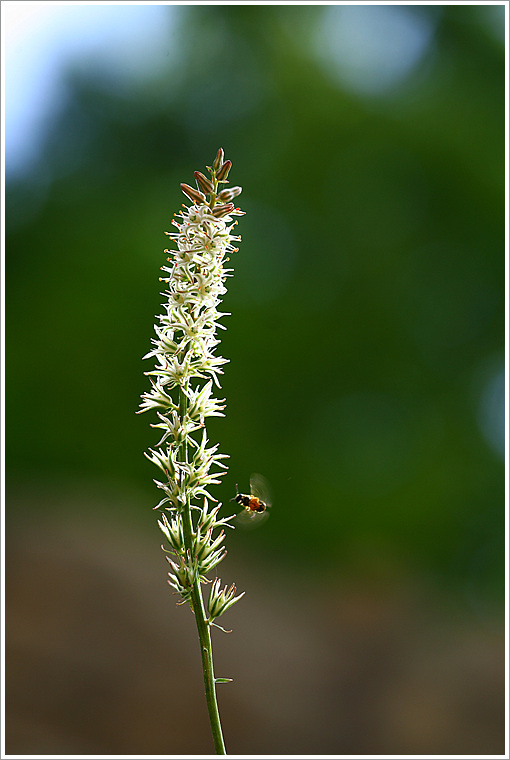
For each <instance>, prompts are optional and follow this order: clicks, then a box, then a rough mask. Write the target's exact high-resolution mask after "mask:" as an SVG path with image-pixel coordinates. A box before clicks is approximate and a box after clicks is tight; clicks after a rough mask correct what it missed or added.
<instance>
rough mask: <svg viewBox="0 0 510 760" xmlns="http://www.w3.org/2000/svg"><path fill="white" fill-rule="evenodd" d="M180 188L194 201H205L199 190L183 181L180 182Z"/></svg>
mask: <svg viewBox="0 0 510 760" xmlns="http://www.w3.org/2000/svg"><path fill="white" fill-rule="evenodd" d="M181 190H182V192H183V193H184V195H187V196H188V198H189V199H190V200H192V201H195V202H196V203H205V195H204V194H203V193H201V192H200V191H199V190H194V189H193V188H192V187H190V186H189V185H187V184H186V183H185V182H181Z"/></svg>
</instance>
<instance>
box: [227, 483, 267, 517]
mask: <svg viewBox="0 0 510 760" xmlns="http://www.w3.org/2000/svg"><path fill="white" fill-rule="evenodd" d="M230 501H236V502H237V503H238V504H240V505H241V506H242V507H244V510H243V511H242V512H241V513H240V514H239V515H237V522H238V523H240V524H244V525H248V524H251V523H257V524H259V523H260V522H261V518H262V517H264V518H267V517H268V512H267V510H268V509H270V508H271V500H270V498H269V491H268V487H267V483H266V480H265V478H264V477H263V476H262V475H258V474H257V473H253V475H252V476H251V478H250V493H249V494H248V493H239V488H238V486H237V485H236V495H235V496H234V497H232V499H230Z"/></svg>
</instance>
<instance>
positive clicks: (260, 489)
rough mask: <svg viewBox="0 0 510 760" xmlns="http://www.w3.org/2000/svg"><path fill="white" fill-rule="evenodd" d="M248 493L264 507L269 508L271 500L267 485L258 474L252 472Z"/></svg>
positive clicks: (263, 478)
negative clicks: (255, 497) (256, 498)
mask: <svg viewBox="0 0 510 760" xmlns="http://www.w3.org/2000/svg"><path fill="white" fill-rule="evenodd" d="M250 493H251V494H252V495H253V496H257V497H258V498H259V499H260V500H261V501H263V502H264V504H265V505H266V507H268V508H270V507H271V504H272V499H271V492H270V490H269V485H268V483H267V480H266V479H265V477H264V476H263V475H260V473H258V472H254V473H252V475H251V476H250ZM262 514H264V513H262Z"/></svg>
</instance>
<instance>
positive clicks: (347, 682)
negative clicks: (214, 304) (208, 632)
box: [5, 4, 505, 754]
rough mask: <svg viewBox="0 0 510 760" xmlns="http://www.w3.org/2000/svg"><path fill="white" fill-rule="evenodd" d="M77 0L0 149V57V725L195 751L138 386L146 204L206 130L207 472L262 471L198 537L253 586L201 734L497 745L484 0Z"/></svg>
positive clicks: (156, 298) (144, 326) (498, 509)
mask: <svg viewBox="0 0 510 760" xmlns="http://www.w3.org/2000/svg"><path fill="white" fill-rule="evenodd" d="M18 5H22V4H18ZM41 5H43V4H41ZM84 8H85V9H86V11H87V13H88V14H92V21H93V23H92V25H91V27H90V28H89V27H86V29H87V31H85V27H84V26H82V32H81V35H82V36H83V37H85V35H86V34H88V35H89V36H90V35H92V37H93V36H94V35H96V36H97V37H98V39H99V37H101V39H102V40H103V43H104V47H103V48H101V51H102V52H98V51H99V48H98V49H97V50H95V49H94V48H93V47H90V48H86V47H83V48H82V47H81V46H80V45H77V46H76V47H77V52H76V54H75V55H74V57H73V56H70V55H69V56H68V58H67V59H66V61H67V64H66V67H65V69H64V70H63V72H62V74H61V79H60V80H59V88H60V89H59V98H58V99H56V100H55V101H54V102H53V101H52V100H51V99H50V94H51V93H50V91H49V90H48V94H47V100H48V102H46V108H47V113H46V116H45V118H44V121H43V122H41V125H40V127H39V128H38V129H37V130H36V131H34V133H33V134H31V135H30V136H29V138H28V143H27V144H28V146H29V150H27V155H28V158H26V157H25V159H24V163H23V161H22V160H21V159H20V158H19V156H18V154H16V155H15V136H16V134H15V130H13V134H14V136H13V137H11V138H10V137H9V129H8V127H9V121H8V120H9V107H10V106H9V104H10V102H11V100H9V98H10V97H11V98H13V97H14V92H15V86H16V84H15V79H14V73H15V72H14V71H13V69H12V68H11V69H9V58H7V74H6V77H7V78H6V98H7V99H6V119H7V138H6V140H7V142H6V161H7V175H6V266H5V270H6V271H5V273H6V367H7V371H6V475H7V486H6V496H7V509H6V514H7V527H8V539H9V537H10V540H8V545H9V547H10V550H9V552H10V553H9V555H8V591H7V610H8V617H7V623H8V626H9V621H11V625H10V629H9V628H8V630H10V631H11V634H10V638H9V636H8V640H7V641H8V650H7V663H8V671H7V676H8V681H7V686H8V690H7V698H8V699H7V701H8V710H9V709H10V712H8V717H9V716H10V723H8V730H7V750H8V751H9V752H12V753H17V752H36V753H44V752H49V753H52V752H69V753H78V752H90V753H99V754H100V753H104V752H107V753H113V754H116V753H125V752H129V753H142V754H146V753H149V754H150V753H166V754H168V753H169V754H178V753H191V754H193V753H199V752H204V753H208V752H211V751H212V745H210V739H209V737H208V726H207V725H206V717H205V707H204V705H203V704H202V702H203V695H202V691H201V686H200V683H199V679H200V671H199V667H198V670H197V666H198V656H199V654H198V647H197V646H196V642H195V640H194V636H195V634H194V632H193V626H192V621H191V622H190V620H189V617H190V615H189V611H188V610H187V609H186V610H183V609H179V608H178V609H174V600H173V598H172V597H171V596H170V595H169V593H168V590H167V589H166V587H165V584H164V575H165V565H164V562H163V560H162V556H161V552H160V549H159V544H160V538H159V536H158V532H157V527H156V519H155V514H154V513H153V512H151V508H152V506H153V505H154V504H155V503H156V502H157V501H158V500H159V497H158V492H157V490H156V488H155V486H154V484H153V483H152V478H153V477H157V472H155V470H154V468H153V466H152V465H151V464H150V463H149V462H147V460H146V459H145V458H144V457H143V453H142V452H143V451H144V450H145V449H147V447H149V446H151V445H154V443H155V442H156V440H157V437H156V436H155V435H154V431H153V430H152V429H151V428H150V427H149V423H150V422H152V421H154V420H152V419H149V416H148V415H142V416H137V415H135V411H136V409H137V407H138V403H139V396H140V394H141V393H142V392H144V391H145V390H146V389H147V387H148V382H147V379H146V378H145V377H144V376H143V372H144V371H146V370H148V369H150V367H149V366H148V363H147V362H145V363H144V362H142V360H141V357H142V356H143V355H144V353H146V352H147V350H148V347H149V342H150V338H151V337H152V334H153V324H154V315H155V314H157V313H159V308H160V307H159V304H160V303H161V300H162V299H161V296H160V295H159V291H160V289H161V288H160V283H159V282H158V276H159V266H161V265H162V264H163V263H164V256H163V249H164V248H165V246H166V242H165V240H166V238H165V237H164V235H163V231H164V230H165V229H169V224H170V220H171V217H172V214H173V212H174V211H177V210H178V208H179V206H180V204H181V203H182V202H183V201H184V200H186V199H185V198H184V196H182V194H181V193H180V189H179V183H180V182H188V183H191V180H192V179H193V171H194V170H195V169H199V170H201V171H204V168H205V165H206V164H210V163H211V162H212V160H213V158H214V156H215V153H216V150H217V149H218V147H219V146H222V147H223V148H224V150H225V155H226V157H227V158H229V159H231V160H232V162H233V169H232V171H231V177H230V178H231V182H232V184H240V185H242V186H243V188H244V190H243V194H242V195H241V197H240V199H239V205H240V206H241V208H243V210H244V211H246V216H245V217H242V218H241V219H240V220H239V228H238V229H239V232H240V234H241V235H242V243H241V244H240V251H239V253H238V254H235V257H233V260H232V264H233V266H234V267H235V277H234V278H233V279H231V280H230V281H229V283H228V285H229V292H228V294H227V295H226V297H225V300H224V307H225V310H226V311H228V312H231V316H230V317H229V318H228V319H227V320H225V324H226V325H227V327H228V330H227V331H226V332H225V333H222V334H221V336H220V337H221V338H222V344H221V350H220V352H221V354H222V355H223V356H226V357H228V358H229V359H230V364H228V365H227V366H226V370H225V375H224V379H223V382H222V385H223V388H222V390H223V392H222V394H221V395H222V396H223V395H224V396H225V397H226V399H227V410H226V411H227V416H226V418H225V419H214V420H212V422H211V423H210V425H209V431H210V437H211V439H212V440H213V441H219V442H220V450H221V451H222V452H226V453H229V454H230V457H231V458H230V461H229V466H230V469H229V472H228V474H227V476H226V477H225V479H224V482H223V485H222V486H221V487H218V488H217V490H216V491H215V494H216V496H217V498H219V499H220V500H221V501H223V502H228V499H229V498H230V497H231V496H232V495H234V493H235V484H236V483H239V486H240V488H241V490H243V489H244V490H245V489H246V488H247V486H248V481H249V475H250V473H251V472H253V471H257V472H261V473H263V474H264V475H265V476H266V478H267V479H268V481H269V482H270V484H271V487H272V491H273V501H274V508H273V510H272V514H271V519H270V520H269V521H268V522H267V523H266V524H264V526H263V527H261V528H260V530H257V531H251V532H242V531H236V532H235V533H232V534H229V536H228V548H229V555H228V558H227V559H226V560H225V562H224V563H223V565H222V566H221V573H222V577H224V578H225V581H227V580H228V581H229V582H230V580H231V577H232V575H233V574H234V577H235V580H236V583H237V585H238V587H239V588H240V589H243V590H244V589H246V590H247V592H248V593H247V595H246V598H245V599H243V601H242V602H241V603H240V604H239V605H238V606H236V607H235V608H234V609H233V610H232V611H231V612H229V613H228V620H226V623H225V624H226V625H227V627H233V628H234V633H233V634H232V635H231V636H230V637H225V638H224V639H218V643H217V651H218V657H219V658H220V660H221V661H222V664H221V667H222V668H223V669H227V670H228V671H229V672H228V673H226V675H229V676H230V675H233V676H234V678H235V682H234V684H233V685H231V686H228V687H225V691H222V692H221V693H220V706H221V708H222V713H223V716H224V722H225V730H226V740H227V748H229V751H230V752H231V753H241V754H250V753H262V754H271V753H281V754H287V753H295V752H299V754H303V753H306V754H316V753H332V754H344V753H352V754H360V753H375V754H385V753H390V754H391V753H394V752H397V753H398V752H401V753H410V754H415V753H428V752H430V753H432V754H436V753H440V752H449V753H454V754H455V753H464V752H468V753H470V752H474V753H484V754H485V753H486V754H490V753H499V752H502V751H503V749H502V748H503V735H504V731H503V727H504V722H503V706H504V702H503V670H502V667H503V649H504V647H503V593H504V443H505V442H504V403H505V398H504V396H505V391H504V389H505V380H504V367H505V364H504V308H505V292H504V262H505V248H504V244H505V239H504V190H505V186H504V138H505V129H504V126H505V125H504V113H505V111H504V6H503V5H499V6H487V5H474V6H466V5H464V6H462V5H461V6H430V5H409V6H341V5H336V6H321V5H313V6H292V5H280V6H272V5H271V6H237V5H224V6H213V5H207V6H186V5H185V6H136V13H137V14H138V15H137V16H136V18H135V20H134V24H135V26H136V31H135V32H133V35H134V36H133V37H132V38H130V39H129V40H127V41H124V42H123V40H122V39H121V37H120V35H121V29H122V23H123V22H124V21H126V20H127V19H128V18H130V16H129V14H131V13H132V12H133V10H132V8H131V9H130V7H129V6H123V5H119V6H115V7H114V8H113V9H112V8H110V9H108V11H107V10H105V8H106V7H105V6H85V7H84ZM45 12H46V13H47V14H50V8H49V6H46V8H45ZM82 12H84V10H83V9H80V7H78V6H75V7H69V6H65V5H64V4H61V5H60V6H59V7H57V8H56V9H55V8H54V9H53V10H51V15H48V16H47V17H45V18H43V17H42V16H41V17H40V19H39V20H38V22H37V23H40V24H42V23H43V22H44V24H46V26H45V29H47V28H53V29H54V30H55V34H56V31H57V30H58V28H59V24H60V21H61V18H62V15H61V16H59V14H64V13H65V14H68V16H67V17H69V14H71V15H72V14H73V13H74V14H79V13H82ZM107 12H108V13H109V14H110V16H109V17H108V19H109V21H108V24H109V23H110V22H111V19H112V18H114V21H115V20H116V21H117V22H118V24H117V26H115V25H111V26H109V25H108V24H107V23H106V21H107V20H108V19H107V17H106V16H104V14H105V13H107ZM41 13H42V11H41ZM112 13H113V14H118V15H117V16H116V17H113V16H111V14H112ZM88 18H89V19H90V16H89V17H88ZM76 19H78V22H77V23H78V26H79V25H80V22H79V16H76ZM12 28H14V27H12ZM63 29H64V31H63V32H61V34H63V35H64V36H65V37H66V41H67V45H68V46H69V47H71V45H72V42H73V39H71V38H70V36H69V31H68V29H67V27H63ZM91 29H92V31H91ZM74 33H75V34H76V35H77V36H78V38H79V37H80V32H79V31H78V32H76V31H75V32H74ZM137 35H138V36H137ZM144 35H145V36H144ZM55 40H57V36H56V37H55ZM6 43H7V50H8V52H9V46H11V50H13V49H15V47H16V46H18V47H20V49H23V47H22V46H23V45H24V44H26V41H24V39H23V34H22V33H20V32H19V31H18V36H16V34H14V32H11V36H9V34H7V37H6ZM53 45H54V47H55V46H56V45H57V42H56V41H55V42H54V43H53ZM48 55H49V53H48ZM44 64H45V60H44V57H42V59H41V61H40V66H41V67H42V68H44ZM10 88H11V89H10ZM39 98H40V100H41V102H43V101H44V100H45V91H44V89H43V91H42V92H39ZM48 103H49V105H48ZM35 107H37V102H35V103H34V108H35ZM20 128H21V127H20ZM10 139H11V142H10ZM10 146H12V147H10ZM15 158H16V161H15V160H14V159H15ZM9 161H11V164H10V163H9ZM10 166H11V168H10ZM106 537H108V540H106ZM77 557H79V558H80V559H79V562H78V560H77ZM77 562H78V564H76V563H77ZM148 568H150V569H151V571H150V572H149V570H148ZM34 573H35V578H36V581H37V582H36V588H34V585H33V582H34ZM113 578H115V583H114V581H113V580H112V579H113ZM144 584H145V585H144ZM142 587H143V589H144V590H143V591H142ZM156 587H157V589H156ZM152 589H154V591H152ZM152 593H154V598H153V597H152V596H151V594H152ZM137 594H138V595H139V596H137ZM119 595H120V596H119ZM119 599H121V600H122V604H123V605H124V608H123V611H121V610H119V609H117V605H120V604H121V601H119ZM147 599H150V600H152V601H153V604H154V607H157V609H158V612H157V613H156V612H155V610H154V609H153V608H152V607H151V605H149V604H148V603H147V604H146V607H147V609H145V612H144V613H143V615H142V614H141V612H140V609H139V608H138V606H137V605H138V604H141V605H142V607H143V602H142V601H140V600H143V601H146V600H147ZM127 609H129V615H130V616H131V617H129V616H128V618H127V619H128V621H129V622H127V623H125V622H122V624H121V622H120V621H123V617H122V615H123V614H124V613H125V611H126V610H127ZM9 610H10V612H9ZM241 610H242V611H241ZM125 614H126V615H127V613H125ZM158 614H159V615H161V620H160V619H159V618H158V619H157V620H156V621H155V620H153V619H152V617H151V615H152V616H157V615H158ZM48 620H50V621H53V623H52V625H49V624H48ZM84 626H85V627H84ZM94 626H96V627H94ZM151 626H152V628H151ZM179 626H185V628H184V629H183V634H182V641H180V640H179V641H178V642H177V643H176V644H175V646H174V645H173V644H172V652H170V653H168V652H166V654H164V652H165V647H166V646H167V642H168V644H170V643H171V642H172V640H173V639H172V637H175V638H176V639H178V635H177V634H176V633H175V631H176V630H180V629H179ZM186 626H188V627H187V628H186ZM89 628H90V629H91V630H93V631H94V632H95V633H90V631H89ZM117 629H118V630H117ZM86 631H89V633H86ZM114 631H116V633H115V635H114ZM106 632H108V634H109V635H110V634H111V640H110V639H109V638H108V636H107V635H106ZM151 636H152V637H153V638H152V639H151ZM126 637H127V638H128V640H129V646H128V644H126ZM158 637H159V638H158ZM119 641H124V645H122V644H120V643H119ZM149 641H150V643H149ZM9 642H10V643H9ZM45 642H46V644H45ZM49 642H53V643H52V644H50V643H49ZM56 642H58V643H56ZM140 642H144V645H143V647H141V646H140ZM155 642H157V643H155ZM248 642H251V646H247V647H246V650H245V649H244V648H242V647H243V643H248ZM174 643H175V642H174ZM123 646H124V649H123V648H122V647H123ZM119 647H120V649H119ZM186 647H189V655H186V656H189V667H188V666H186V667H184V666H183V665H182V662H183V661H184V655H182V657H181V654H180V652H181V651H182V652H184V651H187V649H186ZM142 650H143V654H141V652H142ZM149 650H150V651H149ZM195 650H196V651H195ZM64 651H65V652H68V657H69V658H70V659H66V656H63V655H62V653H63V652H64ZM78 651H79V653H80V654H79V658H80V659H79V663H78V664H77V662H76V661H75V660H74V659H73V658H76V657H78V654H77V652H78ZM114 651H115V652H116V655H115V657H114V656H113V654H112V653H113V652H114ZM158 651H159V652H160V653H161V657H162V658H163V659H162V660H161V661H159V660H157V654H158ZM172 653H173V654H172ZM459 653H460V654H459ZM171 656H173V657H174V660H172V659H170V660H169V661H168V662H166V660H165V659H164V658H165V657H170V658H171ZM151 657H153V658H155V659H151ZM146 660H147V661H146ZM112 662H114V663H116V665H117V667H116V668H114V666H113V665H112ZM133 662H136V663H138V664H137V666H136V673H137V674H138V675H137V679H138V680H136V682H134V681H132V680H129V679H128V680H127V681H126V680H125V679H126V678H127V676H126V672H129V671H130V670H131V664H132V663H133ZM473 662H476V663H477V665H476V667H475V668H474V666H473ZM27 663H30V667H29V666H28V664H27ZM43 663H44V666H43ZM105 663H108V667H106V666H105ZM250 663H251V665H250ZM179 667H180V668H181V669H182V672H180V671H179ZM250 667H251V670H250ZM109 668H110V669H109ZM243 668H245V669H246V671H244V670H243ZM261 669H262V670H261ZM189 670H191V672H192V674H190V675H188V671H189ZM85 672H86V673H87V678H86V679H85V681H86V682H84V681H83V678H84V673H85ZM34 674H35V675H34ZM93 674H96V677H95V678H94V675H93ZM120 674H122V676H121V675H120ZM262 674H264V675H262ZM312 674H315V675H312ZM431 674H435V675H433V676H431ZM220 675H223V672H222V673H221V674H220ZM130 678H131V679H134V678H135V676H134V675H133V674H131V676H130ZM158 679H159V680H158ZM195 681H196V683H195ZM188 682H189V683H188ZM274 682H277V683H278V687H277V688H276V687H275V685H274ZM141 684H145V686H142V685H141ZM158 684H159V685H158ZM144 688H145V691H144ZM158 689H160V691H161V693H160V691H158ZM186 689H188V690H190V691H189V695H188V697H186V696H183V694H184V695H186V694H188V692H187V691H186ZM30 692H31V693H32V696H29V693H30ZM9 694H10V695H11V696H10V701H9ZM34 694H35V695H41V697H42V698H41V699H38V698H36V697H35V696H34ZM49 694H50V695H53V697H52V698H51V699H49V701H48V695H49ZM127 694H130V695H131V698H132V700H134V701H133V703H129V704H126V705H125V706H124V707H125V709H123V710H121V709H120V707H119V703H120V701H121V700H122V699H128V697H127ZM156 694H157V695H158V702H157V704H158V707H157V709H156V708H155V707H154V705H153V704H152V702H151V700H154V699H155V695H156ZM42 695H44V696H42ZM135 695H138V697H135ZM143 695H145V696H143ZM179 695H180V696H179ZM103 701H104V706H102V705H103ZM165 701H167V704H166V706H165ZM42 703H44V704H42ZM175 703H177V705H176V704H175ZM84 705H86V706H87V707H86V709H85V712H84ZM112 705H115V709H114V710H113V711H112V709H111V706H112ZM149 705H150V706H151V710H152V711H151V712H150V714H149V711H148V706H149ZM172 705H173V707H172ZM319 705H320V706H321V707H320V709H319V707H318V706H319ZM410 705H411V706H412V707H410ZM9 706H10V707H9ZM129 710H132V713H130V712H129ZM158 710H160V711H161V715H159V712H158ZM172 710H174V714H173V718H172ZM413 710H414V711H413ZM179 711H180V712H179ZM390 713H391V714H390ZM156 716H157V718H158V719H157V720H156ZM191 716H193V718H195V717H196V721H195V724H196V725H195V724H194V725H193V729H192V735H191V738H189V737H188V735H187V733H186V731H185V730H184V728H182V727H183V726H187V725H188V723H187V721H188V722H189V721H191ZM9 726H10V728H9ZM136 726H138V727H139V730H138V733H137V732H136V731H137V729H136ZM142 726H143V728H142ZM264 727H265V729H264ZM229 737H230V745H229Z"/></svg>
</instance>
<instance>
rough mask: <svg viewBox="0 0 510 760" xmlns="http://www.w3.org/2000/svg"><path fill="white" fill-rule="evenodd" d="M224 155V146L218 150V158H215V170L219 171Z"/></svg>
mask: <svg viewBox="0 0 510 760" xmlns="http://www.w3.org/2000/svg"><path fill="white" fill-rule="evenodd" d="M224 157H225V154H224V153H223V148H220V149H219V150H218V153H217V154H216V158H215V159H214V164H213V169H214V171H215V172H217V171H218V169H220V168H221V165H222V164H223V159H224Z"/></svg>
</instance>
